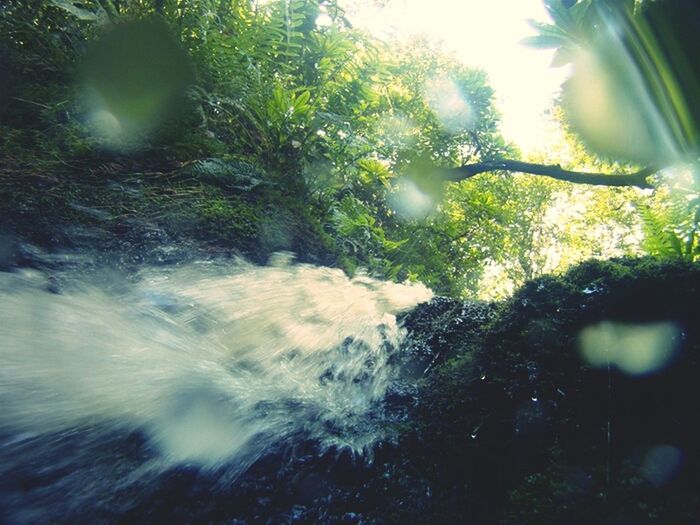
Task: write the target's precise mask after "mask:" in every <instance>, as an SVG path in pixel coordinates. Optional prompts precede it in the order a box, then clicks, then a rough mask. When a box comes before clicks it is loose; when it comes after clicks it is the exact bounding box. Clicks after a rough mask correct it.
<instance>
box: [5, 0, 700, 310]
mask: <svg viewBox="0 0 700 525" xmlns="http://www.w3.org/2000/svg"><path fill="white" fill-rule="evenodd" d="M589 3H590V2H580V3H579V4H577V6H574V8H572V10H570V11H562V9H560V8H558V7H557V8H555V7H552V6H553V5H554V3H552V4H551V5H550V8H551V9H550V10H551V11H552V13H555V14H557V16H559V19H557V20H558V21H557V20H555V22H556V23H555V25H554V26H551V27H550V26H544V25H538V26H537V27H538V28H539V29H540V30H541V31H542V32H543V34H544V35H545V36H547V39H545V40H546V41H545V40H543V39H542V38H539V37H538V39H536V41H534V43H536V44H538V45H545V44H546V45H553V44H554V43H555V41H556V43H557V45H562V46H564V45H565V44H564V43H563V42H565V40H563V38H564V36H565V35H569V36H570V35H576V39H578V40H577V41H581V40H582V39H583V36H581V35H579V33H581V31H583V29H580V28H579V25H581V24H583V25H582V26H581V27H583V26H585V24H588V26H590V23H589V22H586V20H588V19H587V18H586V17H587V16H588V15H585V16H584V14H583V13H584V11H585V5H587V4H589ZM319 15H324V17H325V18H326V19H327V22H326V23H324V24H317V22H316V21H317V18H318V17H319ZM567 17H568V18H567ZM588 26H587V27H588ZM139 27H148V28H154V30H153V31H146V34H144V33H143V32H139V31H137V30H136V29H137V28H139ZM155 28H163V29H162V31H161V29H157V30H156V29H155ZM589 29H590V27H589ZM0 34H1V35H2V37H0V69H1V70H2V73H3V75H2V77H3V78H8V79H11V80H10V81H9V82H4V83H3V84H2V85H0V102H1V103H0V145H1V146H2V159H3V163H4V167H3V168H2V170H1V172H0V176H2V177H3V181H4V184H5V189H6V191H7V194H8V195H12V196H14V197H12V198H11V199H10V200H9V201H8V203H7V204H6V207H5V212H4V217H3V218H2V223H3V225H4V226H3V227H4V228H11V229H15V230H18V231H19V232H20V233H21V232H24V231H27V230H28V229H31V228H28V227H27V226H22V225H20V221H19V220H18V217H24V216H25V215H26V214H24V212H23V211H22V209H23V207H24V208H26V203H25V202H24V201H25V200H26V199H28V198H30V195H28V194H27V190H26V189H23V188H13V187H12V185H13V182H12V181H14V184H17V185H20V184H27V185H29V186H30V187H31V186H32V184H34V185H35V186H37V187H38V185H36V184H35V183H34V182H33V179H31V176H38V177H40V178H41V177H45V176H46V177H49V178H52V177H57V178H59V179H62V180H65V183H66V185H70V184H73V183H75V184H78V185H81V184H83V183H84V180H82V181H81V177H82V174H84V173H92V174H99V173H102V175H101V176H102V177H103V178H104V182H105V183H106V184H117V185H118V184H121V180H122V179H125V180H126V179H131V178H133V177H138V176H139V174H140V173H162V174H163V176H162V177H156V178H154V179H153V182H154V184H153V186H152V190H153V191H156V187H157V186H158V185H161V186H162V187H161V188H160V189H159V190H158V193H159V194H161V195H163V196H164V195H167V194H173V195H179V196H181V197H182V199H183V200H181V201H178V202H181V203H182V212H183V213H177V214H175V215H177V217H178V219H177V220H174V221H172V222H169V223H167V227H168V228H169V231H170V232H171V233H172V234H173V235H179V236H187V235H194V236H195V237H197V238H202V237H204V238H206V237H207V235H206V229H207V228H210V229H211V232H212V234H211V236H210V239H209V240H211V241H216V242H218V243H220V244H223V245H226V246H229V247H231V246H233V247H235V248H236V249H239V250H242V251H243V252H244V253H245V254H246V255H248V256H249V257H252V258H254V259H256V260H264V259H265V258H266V256H267V254H269V252H270V251H271V250H275V249H291V248H294V247H296V248H298V247H299V246H300V245H302V244H303V243H300V242H299V237H300V236H301V235H303V233H302V232H306V234H308V235H309V236H310V241H309V243H310V245H313V246H314V248H313V252H314V253H313V254H312V256H313V257H318V258H319V259H323V260H325V261H331V262H332V263H333V264H337V265H339V266H341V267H343V268H344V269H346V270H347V271H349V272H354V271H356V270H358V269H360V268H365V269H366V270H367V271H369V272H370V273H373V274H376V275H380V276H383V277H386V278H391V279H397V280H403V279H406V278H409V279H420V280H422V281H424V282H425V283H427V284H428V285H429V286H431V287H433V288H434V289H435V290H436V291H438V292H441V293H445V294H450V295H456V296H459V295H474V294H476V293H477V289H478V288H479V287H480V286H481V287H483V288H485V289H492V290H495V289H496V287H493V278H492V281H491V284H489V281H488V279H484V268H485V267H487V266H488V265H490V266H491V267H494V265H495V267H497V268H499V269H500V270H499V271H500V273H499V274H498V276H497V277H496V278H495V279H496V280H498V281H501V282H505V283H506V284H503V285H502V286H501V287H500V288H499V290H501V292H499V293H502V291H503V290H510V289H512V288H513V287H514V286H515V285H517V284H520V283H522V282H524V281H525V280H527V279H530V278H532V277H535V276H537V275H539V274H541V273H543V272H547V271H553V270H562V269H564V268H565V267H566V266H567V265H568V264H571V263H572V262H575V261H576V260H579V259H580V258H582V257H585V256H591V255H594V256H603V257H605V256H609V255H611V254H619V253H621V252H620V251H619V250H618V251H615V249H616V248H614V247H611V246H609V245H604V244H603V243H601V239H602V237H604V235H601V233H600V232H601V231H602V228H603V226H602V225H603V224H605V225H611V224H616V225H620V226H616V228H617V230H616V231H622V230H623V229H624V228H625V227H627V226H629V225H630V224H631V222H630V219H629V213H628V208H627V207H623V208H622V210H621V211H620V208H619V205H618V201H619V200H620V199H619V198H616V197H614V196H612V193H611V192H608V193H606V192H605V191H602V190H601V191H600V192H597V193H596V192H593V193H585V192H584V193H581V192H573V191H572V190H570V189H569V188H568V187H567V186H566V185H562V184H559V183H556V182H554V181H545V180H532V179H530V178H527V177H506V176H504V175H500V174H486V175H483V176H480V177H477V178H475V179H472V180H468V181H463V182H460V183H457V184H449V185H448V186H447V187H446V188H445V185H444V183H443V181H442V179H441V178H440V177H439V176H437V175H436V174H435V172H434V167H435V166H444V167H451V166H455V165H460V164H465V163H470V162H481V161H493V160H497V159H500V158H504V157H512V156H517V155H518V151H517V149H516V148H515V147H514V146H513V145H509V144H507V143H506V142H505V141H504V140H503V138H502V137H501V135H500V132H499V114H498V111H497V110H496V108H495V105H494V100H493V98H494V93H493V90H492V89H491V88H490V87H489V85H488V78H487V76H486V74H485V73H484V72H483V71H480V70H477V69H473V68H469V67H466V66H464V65H462V64H459V63H458V62H457V61H456V60H455V59H454V58H453V57H451V56H450V55H448V54H445V53H443V52H441V51H440V50H439V49H436V48H435V47H434V46H433V45H432V44H430V43H429V42H426V41H425V40H423V39H415V40H413V41H409V42H405V43H395V42H392V43H390V44H388V43H385V42H381V41H379V40H377V39H375V38H373V37H371V36H369V35H366V34H363V33H362V32H360V31H357V30H355V29H353V28H352V27H350V25H349V24H348V22H347V20H346V19H345V16H344V13H343V10H342V9H341V7H340V6H339V5H338V4H337V3H336V2H334V1H328V0H327V1H318V0H285V1H281V0H275V1H272V2H264V3H262V2H260V3H259V2H249V1H246V0H231V1H221V0H195V1H188V2H184V1H181V0H160V1H158V0H154V1H148V0H121V1H113V0H99V1H98V0H86V1H82V2H77V1H73V0H56V1H51V2H20V1H14V0H10V1H8V2H6V3H5V4H3V6H2V8H0ZM120 35H121V36H120ZM125 35H126V36H125ZM129 35H131V36H129ZM127 37H128V38H127ZM555 37H556V38H555ZM125 38H126V40H124V39H125ZM149 38H150V39H151V40H148V39H149ZM110 39H111V40H115V41H120V40H119V39H121V41H123V42H127V43H128V45H120V46H117V47H119V48H120V52H121V54H118V53H117V54H116V55H115V56H112V53H111V52H110V51H109V50H110V49H111V48H112V47H114V46H111V45H110ZM557 39H558V40H557ZM156 40H157V41H158V42H161V41H162V42H166V41H167V42H170V43H171V44H172V43H173V42H174V43H175V44H174V46H175V47H173V46H170V44H168V46H170V47H168V46H165V44H164V46H165V48H166V51H167V49H169V51H167V52H166V53H165V55H163V54H161V55H158V51H157V50H155V49H152V48H159V49H160V48H161V47H163V46H160V44H159V45H149V44H148V42H152V43H153V42H155V41H156ZM566 42H569V40H566ZM566 45H568V44H566ZM105 50H107V51H105ZM160 52H161V53H162V52H163V50H162V49H161V51H160ZM159 56H160V57H165V58H166V59H168V60H174V62H173V64H175V66H178V65H181V66H182V69H181V74H179V75H174V77H173V78H174V81H173V82H169V81H166V78H165V77H166V76H167V75H164V74H162V73H157V71H159V70H158V69H157V68H153V67H150V66H149V65H148V64H149V60H150V61H156V62H158V63H169V62H168V61H167V60H163V59H158V57H159ZM125 64H134V67H133V68H130V67H125ZM178 67H179V66H178ZM129 69H135V70H137V71H139V72H140V73H139V75H140V77H139V78H138V79H135V78H133V77H130V76H129V71H128V70H129ZM169 69H173V68H169ZM174 69H175V70H177V67H175V68H174ZM95 72H98V73H95ZM153 74H157V75H159V76H161V77H164V78H163V81H162V85H160V86H157V87H158V89H157V90H154V89H152V88H153V86H151V85H150V84H155V83H156V81H153V80H149V78H150V77H149V75H153ZM105 79H106V80H105ZM124 82H126V84H124V86H125V87H124V89H122V88H119V89H117V88H118V87H119V86H120V85H121V83H124ZM181 82H185V83H186V84H187V86H186V89H180V87H179V86H180V83H181ZM86 86H87V87H89V88H90V89H87V88H86ZM168 86H170V87H168ZM127 88H128V89H127ZM166 88H167V89H166ZM91 90H92V91H91ZM95 91H96V92H98V93H99V94H101V95H102V98H101V99H100V97H95V96H94V92H95ZM90 93H92V95H91V94H90ZM124 93H131V95H130V96H129V97H127V98H128V100H126V101H124V100H120V99H119V96H121V95H120V94H122V95H123V94H124ZM156 99H157V102H158V103H157V104H156V103H151V102H149V101H153V100H156ZM96 101H97V102H96ZM98 102H99V104H102V105H99V104H98ZM144 108H145V109H144ZM95 115H97V117H96V116H95ZM562 118H563V117H562ZM100 119H101V120H100ZM114 120H116V122H117V123H118V124H120V126H121V127H120V128H119V129H120V130H121V131H114V129H113V128H114V122H113V121H114ZM115 129H116V128H115ZM563 156H564V157H568V158H571V159H572V161H571V163H570V164H571V166H572V167H581V166H584V165H592V164H591V163H595V162H596V161H595V159H593V158H592V157H590V156H588V157H586V155H585V153H582V152H581V151H578V152H573V153H572V151H571V150H569V151H565V152H564V155H563ZM545 158H547V159H550V158H555V159H558V158H561V157H557V155H555V154H553V153H552V152H550V154H549V156H548V155H547V154H545V155H543V156H542V157H541V159H545ZM591 159H593V160H591ZM608 165H610V166H616V165H615V164H610V163H608ZM103 166H116V168H114V169H111V168H108V169H106V170H103V169H102V167H103ZM40 180H42V181H43V182H42V184H43V183H45V182H46V181H45V180H44V179H40ZM156 180H157V181H158V182H157V183H156V182H155V181H156ZM184 180H188V181H196V184H201V185H202V187H203V188H206V191H204V192H203V193H202V192H200V191H199V190H197V191H192V188H189V189H188V190H187V191H186V192H185V193H181V192H180V190H181V188H180V186H179V184H181V183H182V181H184ZM406 181H409V182H410V183H411V184H414V185H415V186H416V187H417V190H418V191H419V192H420V193H421V194H424V196H425V198H426V199H427V200H428V201H430V206H429V209H427V211H426V213H425V214H424V215H422V216H410V217H407V216H405V215H402V214H401V213H400V212H399V211H397V209H396V206H395V205H394V204H393V202H394V200H395V199H397V198H400V197H399V196H400V194H401V191H402V190H401V188H402V185H404V184H405V183H406ZM93 182H94V181H93ZM213 189H216V192H218V193H216V194H213V193H212V194H211V195H210V198H211V202H210V203H205V202H204V201H203V200H200V199H201V198H204V197H202V196H203V195H205V194H208V192H209V191H213ZM56 191H59V190H56ZM61 191H63V190H61ZM65 191H66V192H67V193H66V194H65V195H61V194H60V192H59V193H58V194H56V193H54V194H53V197H54V198H56V199H58V200H61V199H62V200H63V202H55V201H52V202H54V204H52V205H48V204H47V209H46V210H44V213H45V214H46V221H45V222H42V224H44V226H43V227H44V228H45V229H46V231H45V232H44V233H43V234H42V235H41V236H39V237H41V238H44V239H46V238H52V237H53V238H56V239H58V238H64V236H63V235H62V233H61V232H60V231H56V230H57V228H58V226H56V225H59V224H60V225H64V224H65V223H66V220H67V219H68V218H69V217H74V215H73V214H72V213H71V212H70V211H69V210H71V209H72V208H71V206H70V203H71V201H72V200H73V199H74V195H73V194H72V193H71V192H70V191H69V190H68V189H66V190H65ZM29 193H31V191H29ZM98 194H99V192H96V194H95V197H94V199H95V202H94V203H90V202H89V200H90V199H87V201H85V202H83V203H82V204H81V205H82V206H87V207H88V208H90V207H92V204H95V205H96V206H97V207H101V206H103V204H102V203H98V202H97V195H98ZM185 195H189V196H190V197H189V198H191V202H188V201H187V199H188V197H185ZM618 195H624V198H627V194H619V193H618ZM123 197H124V199H129V198H131V197H128V196H127V195H125V196H123ZM178 198H180V197H178ZM256 199H257V200H256ZM39 200H40V201H41V199H39ZM583 200H586V201H588V202H589V204H591V205H590V206H589V207H588V210H587V211H585V212H583V213H581V214H579V215H571V214H570V215H568V216H567V219H566V221H562V220H557V218H556V217H554V215H556V213H555V212H556V209H557V207H558V208H560V209H561V208H567V207H568V208H570V209H572V210H573V209H577V206H578V205H579V204H580V203H581V202H582V201H583ZM119 202H122V199H119ZM159 202H161V203H162V204H163V205H164V201H160V200H159ZM253 203H255V204H254V205H253ZM577 203H579V204H577ZM128 208H129V209H130V210H131V213H132V215H133V216H134V217H139V218H141V219H142V218H146V217H152V218H153V219H152V220H154V221H156V222H158V220H160V218H161V217H162V215H163V214H162V212H160V211H158V210H157V209H155V208H153V207H151V206H150V205H148V206H146V205H145V202H144V201H142V200H140V199H138V198H131V206H129V207H128ZM642 208H643V206H641V205H640V206H639V209H642ZM31 209H35V208H33V207H32V208H31ZM35 211H36V212H37V213H39V211H38V210H36V209H35ZM110 213H116V216H120V217H121V216H123V213H124V212H123V211H117V210H114V209H112V207H111V206H110ZM190 213H192V214H194V216H191V217H190V218H187V217H188V216H189V215H190ZM655 213H656V214H657V215H659V213H660V212H658V213H657V212H655ZM61 214H64V215H63V216H62V215H61ZM664 217H666V218H667V220H669V221H671V220H675V218H672V217H671V216H670V215H664ZM673 217H676V216H675V215H674V216H673ZM275 221H278V222H279V224H273V222H275ZM186 224H190V225H197V226H196V227H192V228H190V227H185V226H184V225H186ZM684 224H685V223H684ZM686 226H687V225H686ZM686 226H684V227H683V228H685V229H684V231H686V232H687V231H689V230H688V229H687V227H686ZM663 228H665V230H669V228H670V227H669V226H668V225H667V226H664V227H663ZM678 228H681V227H680V223H678ZM683 228H681V229H683ZM670 229H672V228H670ZM647 231H651V230H650V229H649V228H647ZM590 232H597V233H593V234H591V233H590ZM35 233H36V232H35ZM236 236H239V237H240V238H236ZM266 236H269V238H266ZM615 238H617V237H615ZM693 238H694V237H693ZM648 248H649V250H651V251H652V252H654V253H657V252H656V251H654V250H655V248H654V247H653V246H651V244H648ZM323 250H326V253H324V254H321V251H323ZM625 250H627V251H624V250H623V252H624V253H627V252H628V251H630V250H628V249H627V248H625ZM576 253H578V254H580V255H579V256H578V257H579V258H578V259H577V258H576V257H574V256H573V254H576ZM300 255H302V257H303V256H304V254H300Z"/></svg>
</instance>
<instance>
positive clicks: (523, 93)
mask: <svg viewBox="0 0 700 525" xmlns="http://www.w3.org/2000/svg"><path fill="white" fill-rule="evenodd" d="M349 11H350V17H351V19H352V21H353V23H354V24H356V25H357V26H358V27H362V28H364V29H366V30H368V31H370V32H372V33H373V34H375V35H378V36H381V37H394V38H399V39H408V38H410V37H411V36H415V35H425V36H427V37H428V38H429V39H430V40H433V41H435V42H440V43H441V44H442V46H443V48H444V49H446V50H447V51H450V52H452V53H454V54H455V55H456V56H457V58H458V59H459V60H461V61H462V62H463V63H465V64H466V65H468V66H473V67H479V68H482V69H484V70H485V71H486V72H487V73H488V75H489V79H490V83H491V85H492V87H493V88H494V89H495V91H496V105H497V107H498V108H499V110H500V111H501V113H502V119H503V125H502V130H503V133H504V135H505V137H506V138H507V139H508V140H510V141H513V142H514V143H516V144H517V145H518V146H520V148H521V149H522V150H523V151H524V152H525V153H527V152H530V151H534V150H539V149H541V148H543V147H544V145H545V144H546V142H547V134H546V119H545V116H544V112H545V111H546V110H547V109H548V107H549V106H550V104H551V100H552V96H553V94H554V93H555V92H556V91H557V90H558V89H559V86H560V85H561V83H562V82H563V81H564V80H565V79H566V77H567V74H568V71H567V69H566V68H552V67H550V62H551V59H552V53H551V52H549V51H547V50H539V49H531V48H528V47H526V46H524V45H522V44H521V43H520V42H521V40H522V39H523V38H525V37H527V36H532V35H533V34H534V30H533V29H532V28H531V27H530V26H529V25H528V23H527V20H528V19H536V20H541V21H547V20H548V18H547V13H546V11H545V9H544V7H543V5H542V2H541V0H518V1H517V2H516V1H514V0H434V1H432V2H429V3H428V2H424V1H420V0H392V1H391V2H388V3H386V5H385V6H383V7H377V6H376V5H374V6H373V5H367V4H363V3H358V4H355V5H354V6H352V7H349Z"/></svg>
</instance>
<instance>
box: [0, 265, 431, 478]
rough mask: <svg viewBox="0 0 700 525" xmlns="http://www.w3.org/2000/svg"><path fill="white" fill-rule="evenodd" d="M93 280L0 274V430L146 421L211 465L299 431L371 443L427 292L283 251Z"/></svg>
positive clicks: (158, 435)
mask: <svg viewBox="0 0 700 525" xmlns="http://www.w3.org/2000/svg"><path fill="white" fill-rule="evenodd" d="M96 275H97V277H94V276H93V277H92V278H90V279H89V282H87V280H86V277H85V276H84V275H83V276H78V275H76V276H74V277H71V276H69V275H63V276H61V278H62V290H61V293H59V294H56V293H51V292H50V291H49V287H47V279H46V276H45V275H44V274H42V273H40V272H36V271H29V270H26V271H21V272H15V273H0V295H1V297H2V298H1V300H0V405H1V406H2V407H3V408H2V411H0V429H1V430H3V431H6V432H7V431H10V432H15V433H19V432H22V433H33V434H43V433H48V432H55V431H63V430H67V429H72V428H80V427H82V426H85V425H115V426H119V427H120V428H133V429H142V430H143V431H144V432H145V433H146V435H147V436H148V437H149V438H150V440H151V442H152V443H153V444H155V445H156V446H157V447H158V450H159V451H160V453H161V455H162V457H163V458H164V459H165V460H166V462H168V463H173V462H175V463H178V462H188V463H194V464H197V465H202V466H216V465H219V464H222V463H224V462H231V461H235V459H236V458H239V457H240V458H243V457H248V458H250V457H253V458H254V457H255V456H256V454H260V453H261V452H262V451H263V450H264V448H265V447H266V446H267V445H268V444H270V443H271V442H273V441H276V440H279V439H284V438H285V437H286V436H291V435H296V434H298V433H302V434H303V435H307V436H308V437H310V438H312V439H317V440H318V441H319V442H321V443H323V444H324V445H326V446H347V447H351V448H352V449H354V450H356V451H362V450H364V449H366V448H368V447H370V446H371V444H372V442H373V441H374V440H375V439H376V438H377V437H378V429H376V428H373V427H372V426H371V425H368V424H367V417H366V416H367V414H368V413H369V411H370V410H371V409H372V407H373V406H375V405H376V403H377V402H378V400H380V399H381V398H382V396H383V394H384V392H385V390H386V388H387V386H388V383H389V380H390V378H391V374H392V367H391V365H390V364H389V356H390V355H391V353H392V352H393V351H394V350H395V349H396V347H397V346H398V344H399V343H400V341H401V338H402V337H403V330H402V329H401V328H400V327H398V326H397V324H396V317H395V315H396V314H397V313H399V312H401V311H404V310H407V309H410V308H411V307H413V306H415V305H416V304H418V303H420V302H423V301H426V300H428V299H430V297H431V295H432V294H431V292H430V291H429V290H428V289H427V288H425V287H424V286H423V285H420V284H396V283H389V282H382V281H378V280H375V279H372V278H369V277H366V276H359V277H356V278H353V279H350V278H348V277H347V276H346V275H345V274H344V273H343V272H342V271H340V270H337V269H330V268H322V267H316V266H311V265H305V264H292V263H291V262H290V261H289V259H288V258H287V257H285V256H282V255H280V256H277V257H276V258H275V261H273V262H272V264H271V265H268V266H264V267H263V266H255V265H252V264H248V263H246V262H243V261H238V262H235V263H231V262H227V263H212V262H206V263H192V264H188V265H185V266H180V267H174V268H163V267H149V268H145V269H143V270H142V271H141V272H140V273H139V274H138V275H137V276H136V277H134V276H130V277H125V276H123V275H119V274H115V273H114V272H107V271H105V272H104V273H103V274H100V273H99V272H97V273H96Z"/></svg>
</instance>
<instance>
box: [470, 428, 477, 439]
mask: <svg viewBox="0 0 700 525" xmlns="http://www.w3.org/2000/svg"><path fill="white" fill-rule="evenodd" d="M478 435H479V431H478V430H475V431H474V432H472V434H471V438H472V439H476V436H478Z"/></svg>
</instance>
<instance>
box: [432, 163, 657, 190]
mask: <svg viewBox="0 0 700 525" xmlns="http://www.w3.org/2000/svg"><path fill="white" fill-rule="evenodd" d="M489 171H511V172H518V173H529V174H531V175H543V176H545V177H551V178H553V179H557V180H563V181H566V182H573V183H574V184H591V185H593V186H634V187H637V188H642V189H651V188H653V186H652V185H651V184H650V183H649V182H648V181H647V179H648V178H649V177H650V176H651V175H653V174H654V173H656V172H658V171H659V168H656V167H653V166H647V167H645V168H642V169H641V170H639V171H637V172H634V173H619V174H608V173H585V172H580V171H569V170H565V169H563V168H562V167H561V166H560V165H558V164H552V165H547V164H533V163H531V162H521V161H519V160H508V159H506V160H498V161H491V162H476V163H474V164H466V165H464V166H460V167H458V168H446V169H445V170H444V175H445V178H446V179H447V180H450V181H453V182H456V181H460V180H465V179H469V178H471V177H474V176H475V175H478V174H480V173H485V172H489Z"/></svg>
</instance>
